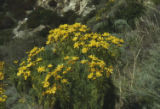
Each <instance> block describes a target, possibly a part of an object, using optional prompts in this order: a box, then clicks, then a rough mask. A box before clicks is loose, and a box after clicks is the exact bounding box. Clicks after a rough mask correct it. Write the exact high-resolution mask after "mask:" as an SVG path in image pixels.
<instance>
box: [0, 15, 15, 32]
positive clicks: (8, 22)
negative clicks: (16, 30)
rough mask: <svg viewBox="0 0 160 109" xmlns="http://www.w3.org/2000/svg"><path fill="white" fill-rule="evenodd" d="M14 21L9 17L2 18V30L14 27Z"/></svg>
mask: <svg viewBox="0 0 160 109" xmlns="http://www.w3.org/2000/svg"><path fill="white" fill-rule="evenodd" d="M14 25H15V23H14V21H13V20H12V19H11V18H10V17H8V16H2V17H0V29H7V28H12V27H14Z"/></svg>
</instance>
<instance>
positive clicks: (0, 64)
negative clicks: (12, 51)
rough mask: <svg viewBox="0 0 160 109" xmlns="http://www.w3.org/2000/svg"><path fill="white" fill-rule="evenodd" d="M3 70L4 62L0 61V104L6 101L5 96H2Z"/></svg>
mask: <svg viewBox="0 0 160 109" xmlns="http://www.w3.org/2000/svg"><path fill="white" fill-rule="evenodd" d="M3 70H4V62H3V61H2V62H1V61H0V82H1V83H0V103H1V102H5V101H6V99H7V96H6V95H5V94H4V92H5V90H4V89H3V83H2V81H3V80H4V74H3Z"/></svg>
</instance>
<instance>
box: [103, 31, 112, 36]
mask: <svg viewBox="0 0 160 109" xmlns="http://www.w3.org/2000/svg"><path fill="white" fill-rule="evenodd" d="M109 35H110V34H109V33H107V32H105V33H103V34H102V36H109Z"/></svg>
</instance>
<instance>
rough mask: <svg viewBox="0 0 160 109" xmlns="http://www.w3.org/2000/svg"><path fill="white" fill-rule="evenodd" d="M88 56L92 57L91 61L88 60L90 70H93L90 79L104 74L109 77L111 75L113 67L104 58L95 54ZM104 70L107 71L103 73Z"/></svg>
mask: <svg viewBox="0 0 160 109" xmlns="http://www.w3.org/2000/svg"><path fill="white" fill-rule="evenodd" d="M88 57H89V59H90V61H88V65H89V71H90V72H91V73H90V74H89V75H88V79H96V78H98V77H102V76H107V77H109V75H110V74H111V73H112V72H113V67H112V66H109V67H107V65H106V63H105V62H104V61H103V60H101V59H98V58H97V57H96V56H94V55H89V56H88ZM104 72H106V73H105V74H104V75H103V73H104Z"/></svg>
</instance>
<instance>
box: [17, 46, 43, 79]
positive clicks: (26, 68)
mask: <svg viewBox="0 0 160 109" xmlns="http://www.w3.org/2000/svg"><path fill="white" fill-rule="evenodd" d="M42 51H44V47H41V48H38V47H34V48H33V49H32V50H31V51H29V52H27V53H28V57H27V60H26V61H22V62H21V63H20V64H19V68H18V72H17V76H21V75H22V74H23V76H24V79H25V80H27V78H28V77H29V76H30V75H31V70H30V68H31V67H33V66H35V65H36V64H38V63H39V62H41V61H42V60H43V59H42V58H41V57H38V58H36V59H34V56H36V55H37V54H39V53H40V52H42ZM33 59H34V60H33ZM37 70H38V72H42V71H44V69H42V68H37Z"/></svg>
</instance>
